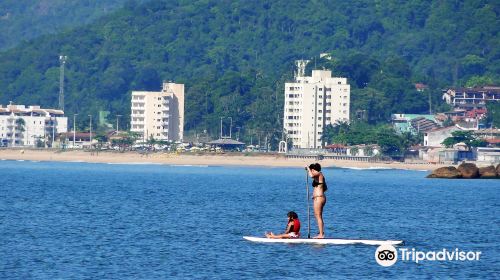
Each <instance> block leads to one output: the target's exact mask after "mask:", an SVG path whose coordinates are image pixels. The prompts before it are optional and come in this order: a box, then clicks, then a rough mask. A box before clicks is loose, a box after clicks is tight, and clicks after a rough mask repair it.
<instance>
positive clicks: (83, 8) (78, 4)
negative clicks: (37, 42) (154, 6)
mask: <svg viewBox="0 0 500 280" xmlns="http://www.w3.org/2000/svg"><path fill="white" fill-rule="evenodd" d="M127 1H128V0H85V1H82V0H2V1H0V50H5V49H8V48H11V47H14V46H16V45H17V44H18V43H19V42H21V41H22V40H30V39H34V38H36V37H39V36H41V35H44V34H50V33H56V32H60V31H63V30H65V29H69V28H74V27H77V26H82V25H85V24H89V23H91V22H93V21H94V20H96V19H97V18H99V17H101V16H103V15H106V14H109V13H111V12H113V11H115V10H117V9H119V8H121V7H123V4H124V3H125V2H127ZM140 1H141V2H145V1H147V0H140Z"/></svg>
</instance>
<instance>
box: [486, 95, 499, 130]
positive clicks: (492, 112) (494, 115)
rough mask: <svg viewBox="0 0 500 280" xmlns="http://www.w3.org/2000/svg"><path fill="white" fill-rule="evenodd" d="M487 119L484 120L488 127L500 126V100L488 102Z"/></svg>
mask: <svg viewBox="0 0 500 280" xmlns="http://www.w3.org/2000/svg"><path fill="white" fill-rule="evenodd" d="M486 110H487V113H486V119H485V120H484V122H485V123H486V125H487V126H488V127H491V126H493V127H496V128H499V127H500V102H498V101H497V102H488V103H486Z"/></svg>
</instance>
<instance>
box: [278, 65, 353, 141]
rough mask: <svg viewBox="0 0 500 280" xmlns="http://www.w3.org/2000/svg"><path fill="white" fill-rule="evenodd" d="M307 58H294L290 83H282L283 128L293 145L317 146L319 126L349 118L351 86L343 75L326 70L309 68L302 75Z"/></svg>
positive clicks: (319, 136) (320, 130) (321, 127)
mask: <svg viewBox="0 0 500 280" xmlns="http://www.w3.org/2000/svg"><path fill="white" fill-rule="evenodd" d="M307 63H308V61H307V60H299V61H297V66H298V71H297V73H296V75H295V80H294V81H293V82H289V83H285V110H284V120H283V129H284V131H285V133H286V134H287V136H288V138H289V139H291V140H292V142H293V148H309V149H317V148H321V147H322V146H323V145H324V143H322V141H321V136H322V135H323V129H324V128H325V126H327V125H329V124H334V123H335V122H337V121H349V106H350V96H351V86H350V85H349V84H348V83H347V79H346V78H339V77H332V72H331V71H329V70H313V71H312V75H311V76H310V77H307V76H305V74H304V73H305V66H306V65H307Z"/></svg>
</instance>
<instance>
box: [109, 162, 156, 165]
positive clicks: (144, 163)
mask: <svg viewBox="0 0 500 280" xmlns="http://www.w3.org/2000/svg"><path fill="white" fill-rule="evenodd" d="M105 164H109V165H162V163H158V162H106V163H105Z"/></svg>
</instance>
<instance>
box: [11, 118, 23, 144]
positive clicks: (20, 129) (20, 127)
mask: <svg viewBox="0 0 500 280" xmlns="http://www.w3.org/2000/svg"><path fill="white" fill-rule="evenodd" d="M25 125H26V122H25V121H24V119H22V118H18V119H16V131H15V133H13V135H12V136H13V138H14V140H13V143H14V144H15V141H16V139H17V138H18V134H17V133H19V138H20V139H21V140H20V141H19V144H21V145H24V141H23V140H22V138H23V136H24V131H25V128H24V126H25Z"/></svg>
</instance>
